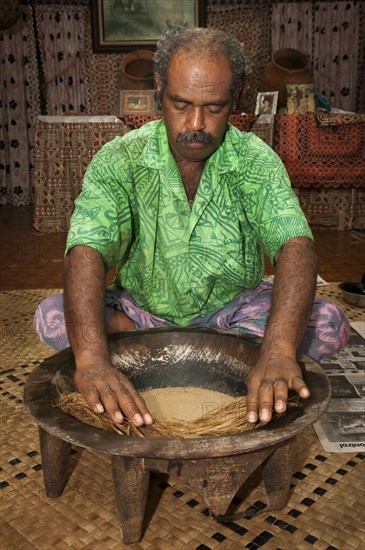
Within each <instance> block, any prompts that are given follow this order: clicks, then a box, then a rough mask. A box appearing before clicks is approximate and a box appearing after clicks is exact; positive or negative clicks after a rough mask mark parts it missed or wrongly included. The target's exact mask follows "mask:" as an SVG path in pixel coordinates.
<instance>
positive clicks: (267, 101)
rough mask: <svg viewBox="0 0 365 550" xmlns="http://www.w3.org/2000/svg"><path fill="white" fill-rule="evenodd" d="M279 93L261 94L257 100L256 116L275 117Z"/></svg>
mask: <svg viewBox="0 0 365 550" xmlns="http://www.w3.org/2000/svg"><path fill="white" fill-rule="evenodd" d="M278 96H279V92H259V93H258V94H257V99H256V109H255V114H256V115H275V114H276V109H277V105H278Z"/></svg>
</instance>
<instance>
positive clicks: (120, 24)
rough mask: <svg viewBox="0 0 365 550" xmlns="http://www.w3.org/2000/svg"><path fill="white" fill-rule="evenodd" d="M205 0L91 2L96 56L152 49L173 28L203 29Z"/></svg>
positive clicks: (104, 0) (110, 0)
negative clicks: (97, 54)
mask: <svg viewBox="0 0 365 550" xmlns="http://www.w3.org/2000/svg"><path fill="white" fill-rule="evenodd" d="M206 2H207V0H91V26H92V38H93V51H94V52H95V53H108V52H109V53H111V52H114V53H117V52H126V51H130V50H134V49H138V48H149V49H153V48H154V47H155V46H156V42H157V40H158V39H159V38H160V36H161V35H162V34H163V33H164V32H165V31H167V30H168V29H169V28H172V27H174V26H177V25H179V26H184V27H194V26H199V27H204V26H205V25H206V12H207V5H206Z"/></svg>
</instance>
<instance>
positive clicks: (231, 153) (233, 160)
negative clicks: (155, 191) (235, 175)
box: [140, 120, 238, 174]
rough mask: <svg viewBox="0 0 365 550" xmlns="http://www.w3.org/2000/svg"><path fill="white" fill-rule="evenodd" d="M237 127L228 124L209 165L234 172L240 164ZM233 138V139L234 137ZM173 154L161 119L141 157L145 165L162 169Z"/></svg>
mask: <svg viewBox="0 0 365 550" xmlns="http://www.w3.org/2000/svg"><path fill="white" fill-rule="evenodd" d="M234 133H235V129H234V128H233V126H232V125H231V124H228V125H227V131H226V134H225V137H224V140H223V141H222V143H221V144H220V146H219V147H218V149H217V150H216V151H215V152H214V153H213V155H212V156H211V157H210V158H209V159H208V162H207V166H209V168H210V169H215V170H217V172H218V173H220V174H223V173H225V172H234V171H235V170H236V167H237V165H238V155H237V153H236V147H235V145H234V141H235V139H234ZM232 138H233V139H232ZM172 159H173V156H172V154H171V151H170V147H169V143H168V139H167V133H166V128H165V123H164V121H163V120H159V121H158V122H157V123H156V129H155V132H153V133H151V134H150V135H149V137H148V138H147V141H146V147H145V148H144V150H143V153H142V155H141V157H140V162H141V164H142V165H143V166H147V167H149V168H155V169H157V170H161V169H162V168H165V167H166V166H167V165H168V164H170V163H171V160H172Z"/></svg>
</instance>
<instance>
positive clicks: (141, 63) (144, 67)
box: [119, 50, 154, 90]
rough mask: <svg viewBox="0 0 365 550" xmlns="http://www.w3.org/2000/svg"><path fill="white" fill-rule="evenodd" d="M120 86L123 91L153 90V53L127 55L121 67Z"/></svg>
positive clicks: (143, 52) (130, 53) (143, 51)
mask: <svg viewBox="0 0 365 550" xmlns="http://www.w3.org/2000/svg"><path fill="white" fill-rule="evenodd" d="M119 85H120V89H121V90H153V88H154V78H153V52H152V51H149V50H135V51H133V52H129V53H127V54H126V55H125V56H124V57H123V60H122V62H121V65H120V73H119Z"/></svg>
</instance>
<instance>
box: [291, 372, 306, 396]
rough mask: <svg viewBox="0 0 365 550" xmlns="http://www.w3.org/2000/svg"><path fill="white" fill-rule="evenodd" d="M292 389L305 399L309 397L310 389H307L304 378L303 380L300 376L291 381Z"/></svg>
mask: <svg viewBox="0 0 365 550" xmlns="http://www.w3.org/2000/svg"><path fill="white" fill-rule="evenodd" d="M290 387H291V388H292V389H293V390H295V391H296V392H297V393H298V394H299V395H300V397H302V398H303V399H306V398H307V397H309V389H308V388H307V386H306V384H305V382H304V380H303V378H301V377H300V376H295V377H294V378H292V379H291V380H290Z"/></svg>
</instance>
